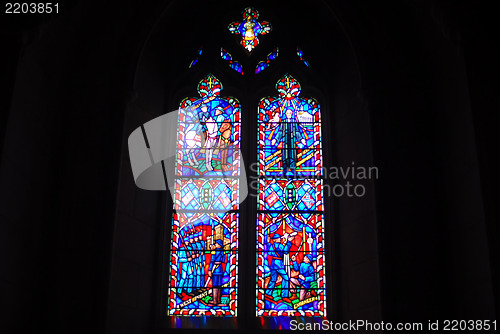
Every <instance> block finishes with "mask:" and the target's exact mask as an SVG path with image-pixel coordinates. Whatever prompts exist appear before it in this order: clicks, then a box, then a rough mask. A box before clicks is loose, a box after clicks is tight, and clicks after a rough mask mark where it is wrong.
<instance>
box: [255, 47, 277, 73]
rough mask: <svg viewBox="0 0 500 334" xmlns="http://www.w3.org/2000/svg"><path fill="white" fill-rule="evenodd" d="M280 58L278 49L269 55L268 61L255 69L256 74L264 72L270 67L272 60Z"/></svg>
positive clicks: (260, 63)
mask: <svg viewBox="0 0 500 334" xmlns="http://www.w3.org/2000/svg"><path fill="white" fill-rule="evenodd" d="M276 58H278V48H276V49H274V50H273V51H272V52H271V53H270V54H268V55H267V57H266V60H262V61H259V63H258V64H257V66H256V67H255V74H259V73H260V72H262V71H263V70H265V69H266V68H268V67H269V64H270V63H271V60H275V59H276Z"/></svg>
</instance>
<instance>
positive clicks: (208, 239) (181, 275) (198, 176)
mask: <svg viewBox="0 0 500 334" xmlns="http://www.w3.org/2000/svg"><path fill="white" fill-rule="evenodd" d="M222 89H223V87H222V83H221V82H220V81H219V80H218V79H217V78H216V77H215V76H214V75H212V74H209V75H207V76H206V77H205V78H204V79H202V80H201V81H200V83H199V84H198V93H199V95H200V97H198V98H196V97H188V98H185V99H184V100H182V102H181V103H180V106H179V119H178V130H177V159H176V165H175V171H176V177H175V200H174V210H175V213H174V215H173V219H172V239H171V248H170V279H169V281H168V282H169V289H168V299H169V302H168V308H169V310H168V314H169V315H176V316H236V315H237V296H238V223H239V201H238V199H239V182H240V180H239V178H238V176H239V173H240V165H239V156H238V149H239V135H240V111H241V108H240V104H239V102H238V100H236V99H235V98H232V97H222V96H221V91H222Z"/></svg>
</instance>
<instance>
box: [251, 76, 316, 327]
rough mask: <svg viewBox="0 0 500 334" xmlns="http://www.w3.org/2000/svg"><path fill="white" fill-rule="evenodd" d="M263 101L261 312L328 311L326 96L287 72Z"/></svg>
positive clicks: (259, 230) (259, 251) (260, 129)
mask: <svg viewBox="0 0 500 334" xmlns="http://www.w3.org/2000/svg"><path fill="white" fill-rule="evenodd" d="M276 89H277V91H278V96H277V97H266V98H263V99H262V100H261V101H260V104H259V107H258V146H257V151H258V152H257V154H258V178H259V189H258V211H257V212H258V213H257V311H256V314H257V316H322V317H324V316H326V294H325V288H326V278H325V270H324V264H325V251H324V242H323V239H324V223H323V221H324V218H323V211H324V206H323V190H322V180H321V178H320V177H321V173H322V156H321V115H320V107H319V104H318V102H317V101H316V100H315V99H313V98H301V97H299V94H300V92H301V87H300V84H299V82H298V81H297V80H296V79H295V78H293V77H292V76H291V75H289V74H286V75H284V76H283V77H282V78H281V79H280V80H279V81H278V82H277V84H276Z"/></svg>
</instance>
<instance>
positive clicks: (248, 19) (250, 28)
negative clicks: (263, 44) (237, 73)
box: [228, 7, 271, 53]
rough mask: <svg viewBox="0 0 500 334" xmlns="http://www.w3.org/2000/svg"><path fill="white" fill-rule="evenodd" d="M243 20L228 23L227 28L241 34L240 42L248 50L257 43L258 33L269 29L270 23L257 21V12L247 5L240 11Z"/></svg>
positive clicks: (263, 33)
mask: <svg viewBox="0 0 500 334" xmlns="http://www.w3.org/2000/svg"><path fill="white" fill-rule="evenodd" d="M242 15H243V21H241V22H233V23H230V24H229V26H228V29H229V31H230V32H231V33H233V34H236V35H241V41H240V44H241V46H243V48H245V50H247V51H248V53H250V52H252V50H253V49H254V48H255V47H256V46H257V45H259V38H258V36H259V35H265V34H267V33H269V32H270V31H271V25H270V24H269V22H267V21H262V22H259V21H258V20H257V19H258V18H259V12H258V11H256V10H255V9H254V8H252V7H247V8H245V9H244V10H243V12H242Z"/></svg>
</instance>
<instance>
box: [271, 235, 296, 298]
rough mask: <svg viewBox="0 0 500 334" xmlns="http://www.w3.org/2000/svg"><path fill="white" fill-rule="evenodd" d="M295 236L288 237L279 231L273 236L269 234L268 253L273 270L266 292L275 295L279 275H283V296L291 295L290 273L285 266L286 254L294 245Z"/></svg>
mask: <svg viewBox="0 0 500 334" xmlns="http://www.w3.org/2000/svg"><path fill="white" fill-rule="evenodd" d="M292 240H293V237H289V238H286V237H285V236H281V235H279V234H278V233H274V234H273V236H272V237H270V236H268V239H267V241H268V243H267V252H268V253H267V254H268V256H269V259H270V260H269V263H270V265H269V268H270V270H271V279H270V281H269V283H268V285H267V290H266V294H267V295H269V296H272V295H273V288H274V286H275V285H276V280H277V279H278V275H280V276H281V297H283V298H288V297H289V275H288V273H287V270H286V268H285V263H284V260H285V254H288V252H289V251H290V248H291V247H292Z"/></svg>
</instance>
